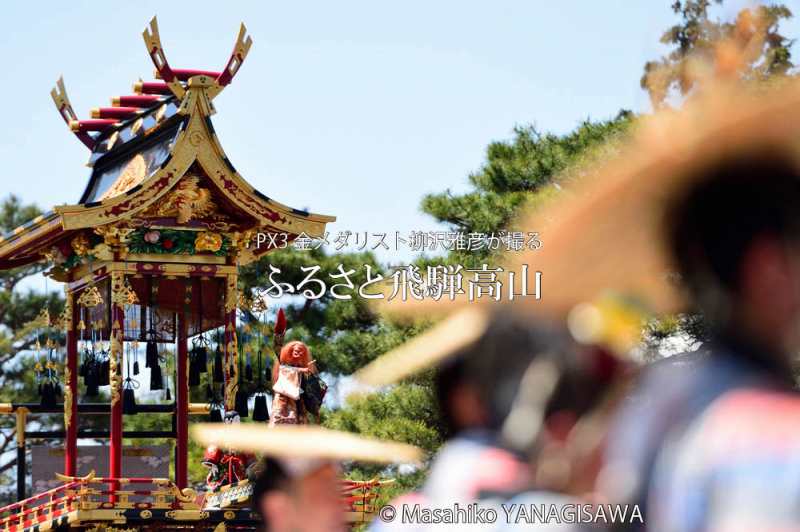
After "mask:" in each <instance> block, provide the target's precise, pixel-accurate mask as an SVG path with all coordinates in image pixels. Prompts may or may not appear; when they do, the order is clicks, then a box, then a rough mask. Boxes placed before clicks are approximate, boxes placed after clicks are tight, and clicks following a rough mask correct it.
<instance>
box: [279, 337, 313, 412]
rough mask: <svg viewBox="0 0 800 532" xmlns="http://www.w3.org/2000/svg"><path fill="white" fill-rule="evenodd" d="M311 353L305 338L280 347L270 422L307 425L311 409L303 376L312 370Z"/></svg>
mask: <svg viewBox="0 0 800 532" xmlns="http://www.w3.org/2000/svg"><path fill="white" fill-rule="evenodd" d="M310 365H311V353H310V352H309V350H308V346H306V345H305V344H304V343H303V342H298V341H294V342H289V343H288V344H286V345H285V346H283V348H282V349H281V354H280V365H279V366H277V367H276V368H275V369H273V373H272V391H273V393H274V396H273V399H272V415H271V416H270V420H269V424H270V426H275V425H305V424H307V423H308V413H307V411H306V408H305V405H304V404H303V400H302V397H301V394H302V393H303V378H304V376H305V375H306V374H308V373H310V372H311V368H310Z"/></svg>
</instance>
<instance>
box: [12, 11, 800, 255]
mask: <svg viewBox="0 0 800 532" xmlns="http://www.w3.org/2000/svg"><path fill="white" fill-rule="evenodd" d="M795 2H796V0H789V2H787V3H789V4H790V5H792V4H795ZM670 3H671V1H670V0H606V1H602V2H598V1H595V0H581V1H578V0H560V1H557V2H556V1H551V2H545V1H541V0H539V1H534V0H527V1H522V0H520V1H514V2H512V1H499V2H485V1H484V2H476V1H465V0H460V1H436V2H432V1H425V2H421V1H406V2H393V3H389V2H376V1H374V0H373V1H363V2H354V1H345V0H340V1H337V2H322V1H319V2H201V1H198V2H163V1H159V2H149V1H138V2H135V3H122V2H119V3H113V4H112V3H108V2H103V3H100V2H70V3H69V4H64V3H62V4H58V5H59V6H60V7H58V8H54V7H53V5H54V4H45V3H38V2H27V3H25V4H22V3H18V4H16V5H14V6H13V7H11V6H8V5H7V6H5V9H4V13H3V32H2V33H0V64H2V65H3V68H4V71H5V72H4V81H5V82H4V83H2V84H0V99H2V101H3V102H4V106H3V107H4V109H3V127H2V128H0V158H1V159H2V160H3V162H4V168H3V178H2V184H3V186H2V189H0V193H2V194H7V193H9V192H11V193H15V194H17V195H19V196H21V197H22V198H23V199H24V200H25V201H28V202H36V203H37V204H39V205H40V206H42V207H43V208H49V207H50V206H52V205H55V204H60V203H74V202H76V201H77V199H78V197H79V195H80V193H81V192H82V190H83V187H84V185H85V183H86V179H87V177H88V169H87V168H85V167H84V163H85V162H86V159H87V155H88V152H87V150H86V149H85V148H84V147H83V145H81V144H80V143H79V142H78V141H77V139H75V138H74V137H73V136H72V135H71V134H70V133H69V131H68V130H67V128H66V126H65V125H64V124H63V122H62V121H61V119H60V117H59V116H58V114H57V112H56V111H55V110H54V107H53V104H52V102H51V100H50V96H49V94H48V93H49V91H50V88H51V87H52V86H53V84H54V82H55V80H56V79H57V78H58V76H59V75H60V74H63V75H64V77H65V81H66V84H67V89H68V91H69V94H70V97H71V99H72V103H73V106H74V107H75V109H76V111H77V112H78V114H79V115H80V117H82V118H84V117H88V113H89V110H90V109H91V108H92V107H95V106H104V105H108V103H109V98H110V97H111V96H114V95H119V94H128V93H130V86H131V84H132V82H134V81H135V80H136V79H137V78H139V77H140V76H141V77H142V78H144V79H146V80H147V79H151V76H152V69H153V67H152V64H151V63H150V60H149V58H148V56H147V53H146V51H145V48H144V44H143V42H142V38H141V32H142V30H143V29H144V27H145V26H146V24H147V22H148V21H149V19H150V17H151V16H152V15H154V14H157V15H158V18H159V23H160V28H161V37H162V42H163V44H164V46H165V49H166V52H167V57H168V58H169V61H170V63H171V65H172V66H173V67H177V68H187V67H191V68H203V69H211V70H218V69H220V68H221V67H222V66H223V64H224V62H225V60H226V59H227V56H228V54H229V52H230V50H231V47H232V46H233V42H234V40H235V37H236V32H237V30H238V24H239V22H240V21H244V22H245V24H246V25H247V27H248V30H249V32H250V34H251V35H252V37H253V40H254V45H253V48H252V50H251V52H250V56H249V57H248V58H247V61H246V62H245V64H244V66H243V67H242V69H241V71H240V72H239V74H238V76H237V78H236V79H235V80H234V83H233V85H232V86H230V87H229V88H228V89H226V90H225V92H224V93H223V94H222V95H221V96H220V97H219V98H218V99H217V100H216V101H215V104H216V106H217V110H218V113H217V115H216V116H215V126H216V129H217V133H218V135H219V137H220V139H221V141H222V144H223V146H224V147H225V149H226V151H227V153H228V155H229V156H230V158H231V160H232V162H233V163H234V165H235V166H236V168H237V169H238V170H239V171H240V173H241V174H242V175H243V176H244V177H245V178H246V179H248V180H249V181H250V182H251V183H252V184H253V185H254V186H256V187H257V188H258V189H260V190H261V191H263V192H264V193H266V194H267V195H269V196H270V197H273V198H275V199H277V200H279V201H281V202H284V203H286V204H289V205H291V206H294V207H298V208H309V209H311V210H313V211H315V212H320V213H325V214H333V215H336V216H338V219H339V220H338V222H337V223H335V224H333V225H332V226H331V230H332V231H339V230H354V231H370V232H373V231H382V232H386V231H389V232H393V231H395V230H397V231H401V232H406V233H407V232H409V231H412V230H432V229H436V228H437V225H436V224H434V222H433V221H432V220H431V219H430V218H429V217H427V216H426V215H424V214H422V213H421V212H420V211H419V201H420V198H421V197H422V196H423V194H424V193H426V192H437V191H443V190H445V189H447V188H451V189H453V190H454V191H463V190H465V189H466V187H467V181H466V180H467V175H468V174H469V173H470V172H471V171H473V170H475V169H477V168H478V167H479V166H480V164H481V162H482V160H483V158H484V153H485V147H486V145H487V143H488V142H489V141H491V140H494V139H503V138H508V137H509V136H510V133H511V129H512V128H513V126H514V125H515V124H527V123H535V124H536V125H537V126H538V127H539V128H540V129H541V130H544V131H553V132H565V131H568V130H569V129H571V128H572V127H574V126H575V125H576V124H577V123H578V122H580V121H581V120H582V119H584V118H587V117H591V118H607V117H611V116H613V115H614V114H616V112H617V111H618V110H619V109H621V108H628V109H633V110H636V111H640V110H646V109H647V108H648V101H647V96H646V94H645V93H644V92H643V91H642V90H641V89H640V88H639V77H640V75H641V71H642V65H643V64H644V62H645V61H646V60H648V59H652V58H655V57H657V56H658V55H659V54H660V53H661V52H662V48H661V47H660V45H659V44H658V37H659V35H660V33H661V31H662V30H663V29H664V28H666V27H667V26H668V25H669V24H670V23H671V22H672V21H673V20H674V17H673V15H672V13H671V11H670V9H669V4H670ZM744 4H745V2H743V1H739V0H735V1H733V2H732V4H731V7H729V8H727V11H728V12H732V11H734V9H735V8H736V6H741V5H744ZM112 6H113V7H112ZM798 7H800V6H795V10H796V11H800V9H798ZM786 32H787V33H789V34H791V35H800V26H799V25H798V21H797V20H795V21H793V22H792V23H791V24H790V25H788V26H787V27H786ZM382 258H384V259H385V260H402V259H404V258H407V255H406V256H399V257H397V256H388V255H384V256H383V257H382Z"/></svg>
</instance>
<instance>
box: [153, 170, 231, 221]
mask: <svg viewBox="0 0 800 532" xmlns="http://www.w3.org/2000/svg"><path fill="white" fill-rule="evenodd" d="M216 212H217V205H216V203H214V199H213V198H212V195H211V191H210V190H209V189H207V188H203V187H201V186H200V178H199V177H198V176H194V175H191V174H186V175H185V176H184V177H183V179H181V180H180V181H178V184H177V185H175V188H174V189H172V190H171V191H170V192H169V193H168V194H167V195H166V196H164V197H163V198H162V199H161V200H160V201H159V202H158V203H157V204H156V206H155V208H153V209H148V213H147V214H150V215H156V216H167V217H172V216H174V217H175V219H176V221H177V222H178V223H179V224H185V223H187V222H189V221H191V220H193V219H195V218H206V217H209V216H211V215H213V214H215V213H216Z"/></svg>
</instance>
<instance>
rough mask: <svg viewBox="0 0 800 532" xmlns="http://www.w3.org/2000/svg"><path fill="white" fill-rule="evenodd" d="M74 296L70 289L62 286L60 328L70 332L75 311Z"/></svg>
mask: <svg viewBox="0 0 800 532" xmlns="http://www.w3.org/2000/svg"><path fill="white" fill-rule="evenodd" d="M74 307H75V296H74V294H73V293H72V290H70V289H69V288H66V287H65V288H64V312H63V313H62V314H61V328H62V329H64V331H66V332H72V326H73V323H72V322H73V316H74V313H75V308H74Z"/></svg>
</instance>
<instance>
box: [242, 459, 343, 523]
mask: <svg viewBox="0 0 800 532" xmlns="http://www.w3.org/2000/svg"><path fill="white" fill-rule="evenodd" d="M338 473H339V470H338V467H337V466H336V465H335V464H334V463H333V462H327V461H325V462H320V461H313V462H309V461H307V460H277V459H274V458H265V459H263V460H262V461H261V462H260V463H259V465H258V467H257V468H254V470H253V471H252V472H251V482H252V483H253V496H252V504H253V510H254V511H255V512H257V513H258V514H259V515H260V516H261V519H262V521H263V523H264V530H266V531H268V532H290V531H291V532H335V531H337V530H344V529H345V520H344V509H343V508H344V506H343V503H342V500H341V486H340V482H339V476H338Z"/></svg>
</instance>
